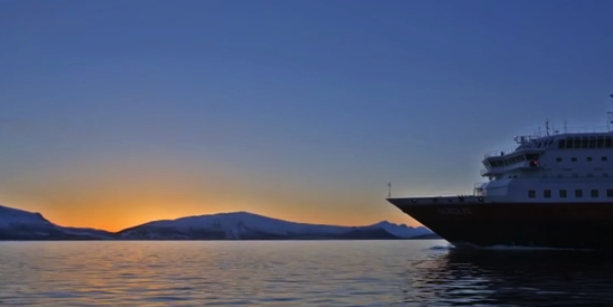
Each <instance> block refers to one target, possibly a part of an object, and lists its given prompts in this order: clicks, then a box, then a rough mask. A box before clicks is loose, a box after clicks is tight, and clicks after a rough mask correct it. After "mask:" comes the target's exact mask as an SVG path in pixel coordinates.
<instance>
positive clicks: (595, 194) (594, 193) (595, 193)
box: [591, 189, 598, 197]
mask: <svg viewBox="0 0 613 307" xmlns="http://www.w3.org/2000/svg"><path fill="white" fill-rule="evenodd" d="M591 194H592V197H598V190H596V189H592V191H591Z"/></svg>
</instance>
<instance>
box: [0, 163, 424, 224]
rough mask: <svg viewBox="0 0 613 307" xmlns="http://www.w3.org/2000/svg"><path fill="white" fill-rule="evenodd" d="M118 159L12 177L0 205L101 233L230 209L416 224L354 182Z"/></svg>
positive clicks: (319, 219) (330, 220) (326, 220)
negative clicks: (334, 183)
mask: <svg viewBox="0 0 613 307" xmlns="http://www.w3.org/2000/svg"><path fill="white" fill-rule="evenodd" d="M143 161H144V162H143ZM123 162H124V163H119V162H117V161H113V162H112V163H111V162H109V161H107V163H102V165H100V164H97V165H96V164H95V163H91V162H88V163H83V164H82V165H72V166H71V167H66V166H64V167H63V168H62V170H61V171H60V170H47V172H48V173H45V172H44V171H38V172H37V173H36V174H35V175H31V176H29V177H28V176H26V175H24V176H23V177H21V178H20V177H17V178H13V180H12V181H11V182H9V183H8V185H3V186H2V190H0V195H3V199H1V200H0V204H3V205H6V206H10V207H15V208H18V209H23V210H27V211H34V212H40V213H41V214H42V215H43V216H44V217H45V218H47V219H48V220H49V221H51V222H52V223H55V224H58V225H61V226H71V227H87V228H96V229H102V230H108V231H119V230H122V229H125V228H128V227H132V226H137V225H140V224H143V223H147V222H151V221H154V220H162V219H176V218H181V217H185V216H193V215H205V214H215V213H221V212H234V211H247V212H251V213H255V214H260V215H264V216H268V217H271V218H277V219H282V220H287V221H291V222H300V223H312V224H333V225H343V226H362V225H370V224H374V223H378V222H380V221H382V220H388V221H390V222H393V223H399V224H407V225H409V226H418V225H419V224H418V223H416V222H415V221H414V220H413V219H411V218H410V217H409V216H407V215H405V214H404V213H402V212H401V211H400V210H398V209H397V208H395V207H394V206H393V205H392V204H389V203H387V202H386V201H385V195H375V196H373V195H372V191H371V192H368V191H362V190H360V189H359V188H357V187H350V186H342V185H339V186H334V187H331V186H329V185H310V186H306V185H300V184H299V183H296V182H294V183H292V184H290V183H288V182H287V181H285V180H280V178H278V177H277V178H275V177H274V176H272V175H270V178H266V177H262V176H255V175H253V174H249V173H247V172H245V173H239V172H237V171H231V170H230V171H229V170H227V169H223V170H222V169H219V168H218V167H215V166H213V167H211V166H206V165H205V166H203V167H201V168H200V169H198V168H193V167H192V168H189V169H188V168H186V167H177V166H175V165H169V164H167V163H166V164H165V163H161V162H160V161H152V160H149V161H147V160H145V159H142V160H129V161H123ZM66 169H68V170H71V171H66ZM49 178H53V180H51V179H49ZM383 192H385V191H383ZM369 193H370V194H369Z"/></svg>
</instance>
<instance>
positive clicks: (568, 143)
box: [566, 138, 573, 148]
mask: <svg viewBox="0 0 613 307" xmlns="http://www.w3.org/2000/svg"><path fill="white" fill-rule="evenodd" d="M566 148H573V138H567V139H566Z"/></svg>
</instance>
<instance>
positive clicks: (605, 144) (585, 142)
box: [558, 135, 613, 149]
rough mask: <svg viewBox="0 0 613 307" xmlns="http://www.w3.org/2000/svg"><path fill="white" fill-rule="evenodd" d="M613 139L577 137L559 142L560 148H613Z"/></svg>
mask: <svg viewBox="0 0 613 307" xmlns="http://www.w3.org/2000/svg"><path fill="white" fill-rule="evenodd" d="M612 147H613V138H611V136H603V135H601V136H575V137H567V138H566V139H562V140H558V148H560V149H574V148H612Z"/></svg>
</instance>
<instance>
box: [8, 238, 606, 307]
mask: <svg viewBox="0 0 613 307" xmlns="http://www.w3.org/2000/svg"><path fill="white" fill-rule="evenodd" d="M612 305H613V257H610V256H599V255H595V254H593V253H590V252H582V251H566V252H559V251H527V250H513V249H504V248H502V249H499V250H490V251H481V252H474V251H473V252H469V251H460V250H455V249H453V248H450V247H449V244H448V243H447V242H446V241H442V240H432V241H259V242H245V241H244V242H232V241H226V242H220V241H217V242H206V241H204V242H203V241H192V242H146V241H145V242H2V243H0V306H46V307H51V306H62V307H65V306H285V307H290V306H612Z"/></svg>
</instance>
